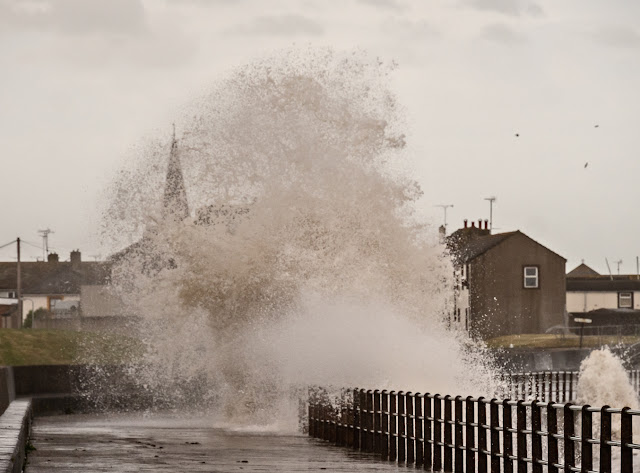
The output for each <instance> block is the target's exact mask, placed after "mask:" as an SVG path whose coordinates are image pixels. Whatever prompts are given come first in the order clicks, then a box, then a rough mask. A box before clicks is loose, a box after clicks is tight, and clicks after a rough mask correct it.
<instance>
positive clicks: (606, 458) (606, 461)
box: [600, 406, 611, 473]
mask: <svg viewBox="0 0 640 473" xmlns="http://www.w3.org/2000/svg"><path fill="white" fill-rule="evenodd" d="M610 441H611V412H609V406H602V409H600V471H601V472H602V473H611V445H609V444H608V442H610Z"/></svg>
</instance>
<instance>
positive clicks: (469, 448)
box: [464, 396, 476, 471]
mask: <svg viewBox="0 0 640 473" xmlns="http://www.w3.org/2000/svg"><path fill="white" fill-rule="evenodd" d="M474 403H475V401H474V399H473V397H471V396H467V400H466V404H465V407H466V412H465V416H464V421H465V435H466V437H467V439H466V440H467V442H466V446H465V447H466V460H467V464H466V466H467V471H473V470H475V468H476V454H475V452H474V451H473V448H475V446H476V438H475V437H476V434H475V431H474V427H473V423H474V420H475V418H476V414H475V404H474Z"/></svg>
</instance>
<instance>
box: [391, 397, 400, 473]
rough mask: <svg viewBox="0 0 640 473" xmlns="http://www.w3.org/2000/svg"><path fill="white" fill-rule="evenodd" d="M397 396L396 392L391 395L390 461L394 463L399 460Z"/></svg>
mask: <svg viewBox="0 0 640 473" xmlns="http://www.w3.org/2000/svg"><path fill="white" fill-rule="evenodd" d="M397 405H398V404H397V395H396V392H395V391H391V392H390V393H389V427H391V429H390V432H389V460H390V461H392V462H394V461H396V459H397V458H398V422H397V421H398V416H397V412H398V411H397Z"/></svg>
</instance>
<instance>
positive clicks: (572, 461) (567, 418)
mask: <svg viewBox="0 0 640 473" xmlns="http://www.w3.org/2000/svg"><path fill="white" fill-rule="evenodd" d="M571 405H572V404H571V403H570V402H568V403H566V404H565V405H564V409H563V414H564V415H563V419H562V423H563V424H564V425H563V428H562V432H563V436H564V439H563V440H564V441H563V443H564V468H565V471H571V468H573V467H574V466H576V452H575V445H574V444H573V440H571V437H573V436H574V434H575V422H574V419H573V410H572V409H571Z"/></svg>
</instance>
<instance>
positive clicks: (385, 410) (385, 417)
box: [380, 389, 389, 460]
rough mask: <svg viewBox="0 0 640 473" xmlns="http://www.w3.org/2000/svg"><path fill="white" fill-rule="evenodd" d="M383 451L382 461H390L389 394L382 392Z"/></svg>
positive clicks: (385, 391)
mask: <svg viewBox="0 0 640 473" xmlns="http://www.w3.org/2000/svg"><path fill="white" fill-rule="evenodd" d="M380 430H382V436H381V451H380V453H381V454H382V459H383V460H388V459H389V393H388V392H387V390H386V389H385V390H383V391H382V422H381V429H380Z"/></svg>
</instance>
